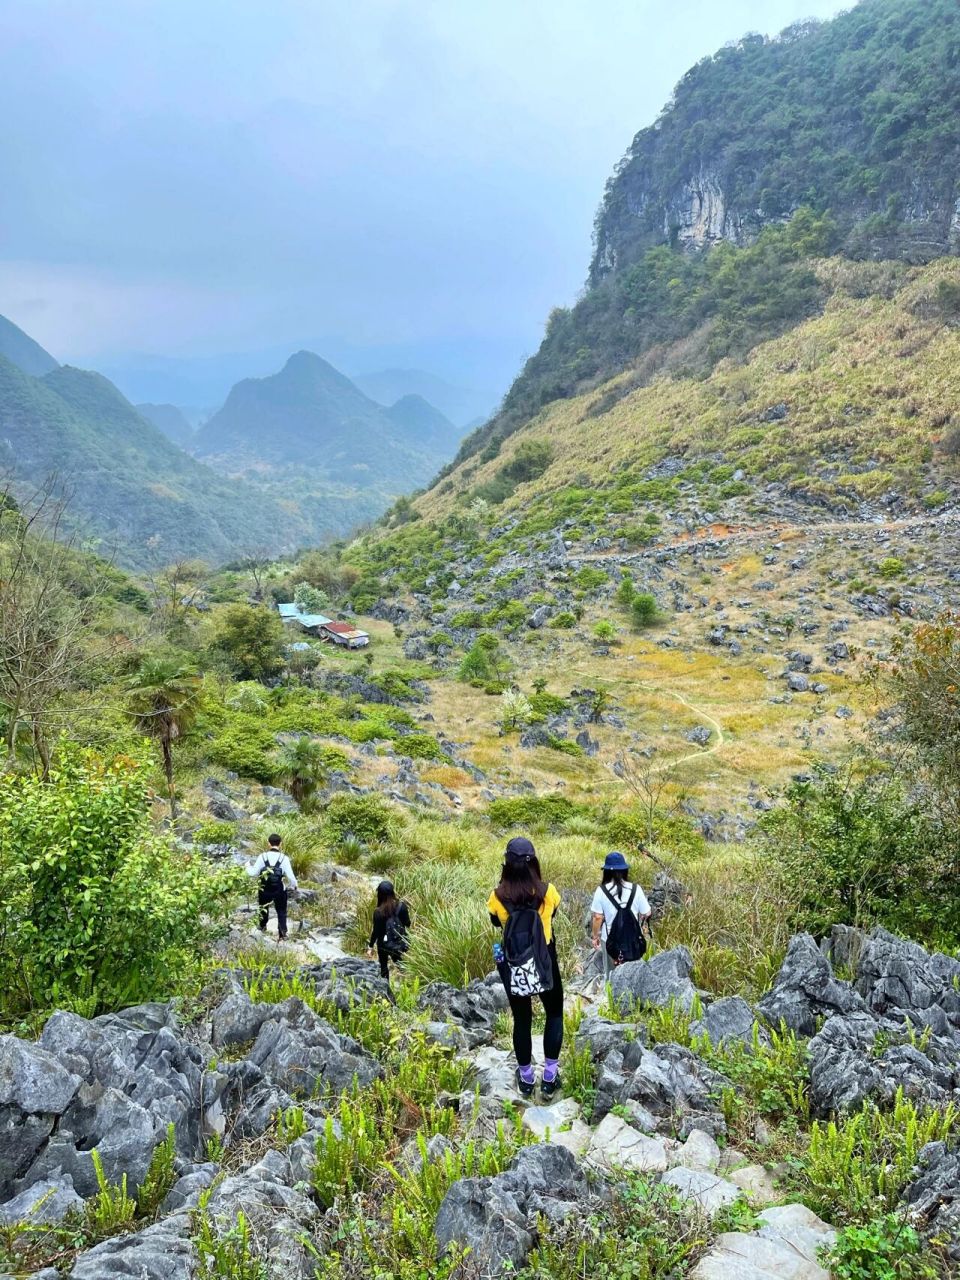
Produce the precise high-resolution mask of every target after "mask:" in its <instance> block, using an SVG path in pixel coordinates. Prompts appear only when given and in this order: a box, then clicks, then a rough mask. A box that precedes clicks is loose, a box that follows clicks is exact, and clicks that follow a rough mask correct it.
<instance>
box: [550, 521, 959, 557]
mask: <svg viewBox="0 0 960 1280" xmlns="http://www.w3.org/2000/svg"><path fill="white" fill-rule="evenodd" d="M957 523H960V513H956V512H952V511H951V512H947V513H945V514H941V515H935V516H919V515H918V516H904V517H903V519H901V520H835V521H824V522H823V523H821V524H768V525H758V526H757V527H755V528H750V527H745V526H737V525H728V524H714V525H707V526H705V527H704V528H701V529H694V530H693V531H692V532H690V533H687V534H684V535H682V536H681V537H679V538H675V539H674V540H673V541H672V542H660V543H654V544H652V545H651V546H649V547H643V548H639V549H638V550H636V551H612V550H611V551H586V552H584V553H583V554H574V555H573V556H571V559H574V560H585V561H597V560H642V559H644V558H645V557H646V556H650V555H657V554H658V553H660V552H662V551H683V550H686V549H687V548H689V547H695V546H698V545H700V544H703V545H707V544H708V543H716V542H753V541H760V542H763V541H766V540H767V539H769V538H778V539H781V538H809V537H813V536H815V535H816V534H819V533H849V532H854V531H856V532H869V531H872V532H875V533H884V532H887V531H889V530H893V529H914V528H924V527H926V528H930V527H933V526H936V525H949V524H957Z"/></svg>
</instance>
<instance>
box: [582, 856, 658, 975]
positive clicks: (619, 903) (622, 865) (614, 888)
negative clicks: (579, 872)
mask: <svg viewBox="0 0 960 1280" xmlns="http://www.w3.org/2000/svg"><path fill="white" fill-rule="evenodd" d="M629 876H630V867H629V865H628V864H627V860H626V858H625V857H624V856H623V854H622V853H608V854H607V856H606V858H605V859H604V863H603V878H602V880H601V883H600V886H599V888H598V889H597V891H596V893H595V894H594V895H593V902H592V903H591V904H590V911H591V913H592V916H593V945H594V948H595V949H596V950H598V951H599V950H600V949H601V948H602V949H603V954H604V969H605V970H606V967H607V960H608V958H609V960H610V961H612V963H613V964H615V965H617V964H622V963H623V962H624V961H625V960H639V959H640V957H641V956H642V955H643V953H644V951H646V948H647V944H646V941H645V939H644V937H643V926H644V925H645V924H646V922H647V921H648V920H649V919H650V904H649V902H648V901H647V897H646V894H645V893H644V892H643V890H642V889H641V888H640V886H639V885H638V884H632V883H631V882H630V879H629ZM622 910H624V911H628V912H629V915H628V917H627V919H626V920H625V921H624V925H625V926H626V927H625V928H621V929H618V930H617V931H616V932H618V933H619V934H621V936H619V937H617V938H614V939H611V931H612V930H613V929H614V922H615V921H616V919H617V916H618V914H619V913H620V912H621V911H622ZM614 952H615V953H616V954H614Z"/></svg>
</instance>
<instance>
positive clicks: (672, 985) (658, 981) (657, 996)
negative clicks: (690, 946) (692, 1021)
mask: <svg viewBox="0 0 960 1280" xmlns="http://www.w3.org/2000/svg"><path fill="white" fill-rule="evenodd" d="M692 973H693V957H692V956H691V954H690V952H689V951H688V950H687V948H686V947H673V948H672V949H671V950H670V951H661V952H659V953H658V954H657V955H655V956H654V957H653V959H652V960H634V961H630V962H628V963H627V964H621V965H618V966H617V968H616V969H614V971H613V974H612V975H611V978H610V986H611V988H612V989H613V994H614V998H615V999H616V1000H617V1001H618V1002H619V1003H621V1004H624V1003H627V1002H629V1001H631V1000H639V1001H640V1002H641V1003H643V1004H651V1005H658V1006H661V1007H662V1006H665V1005H669V1004H672V1003H676V1004H677V1005H678V1006H679V1007H680V1008H681V1009H684V1010H685V1011H686V1012H688V1013H689V1011H690V1009H691V1007H692V1006H693V1001H694V997H695V996H696V994H697V989H696V987H695V986H694V985H693V982H692V980H691V977H690V975H691V974H692Z"/></svg>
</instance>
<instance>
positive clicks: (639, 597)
mask: <svg viewBox="0 0 960 1280" xmlns="http://www.w3.org/2000/svg"><path fill="white" fill-rule="evenodd" d="M630 613H631V616H632V617H633V621H634V625H635V626H638V627H651V626H653V624H654V623H655V622H656V621H657V620H658V618H659V616H660V614H659V610H658V608H657V598H656V596H655V595H653V594H652V593H651V592H649V591H638V592H637V593H636V594H635V595H634V597H633V599H632V601H631V602H630Z"/></svg>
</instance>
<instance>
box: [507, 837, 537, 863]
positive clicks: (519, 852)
mask: <svg viewBox="0 0 960 1280" xmlns="http://www.w3.org/2000/svg"><path fill="white" fill-rule="evenodd" d="M536 856H537V851H536V849H534V847H533V844H532V842H531V841H530V840H528V839H527V837H526V836H514V837H513V839H512V840H511V841H510V843H509V844H508V845H507V862H529V861H530V860H531V859H532V858H535V857H536Z"/></svg>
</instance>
